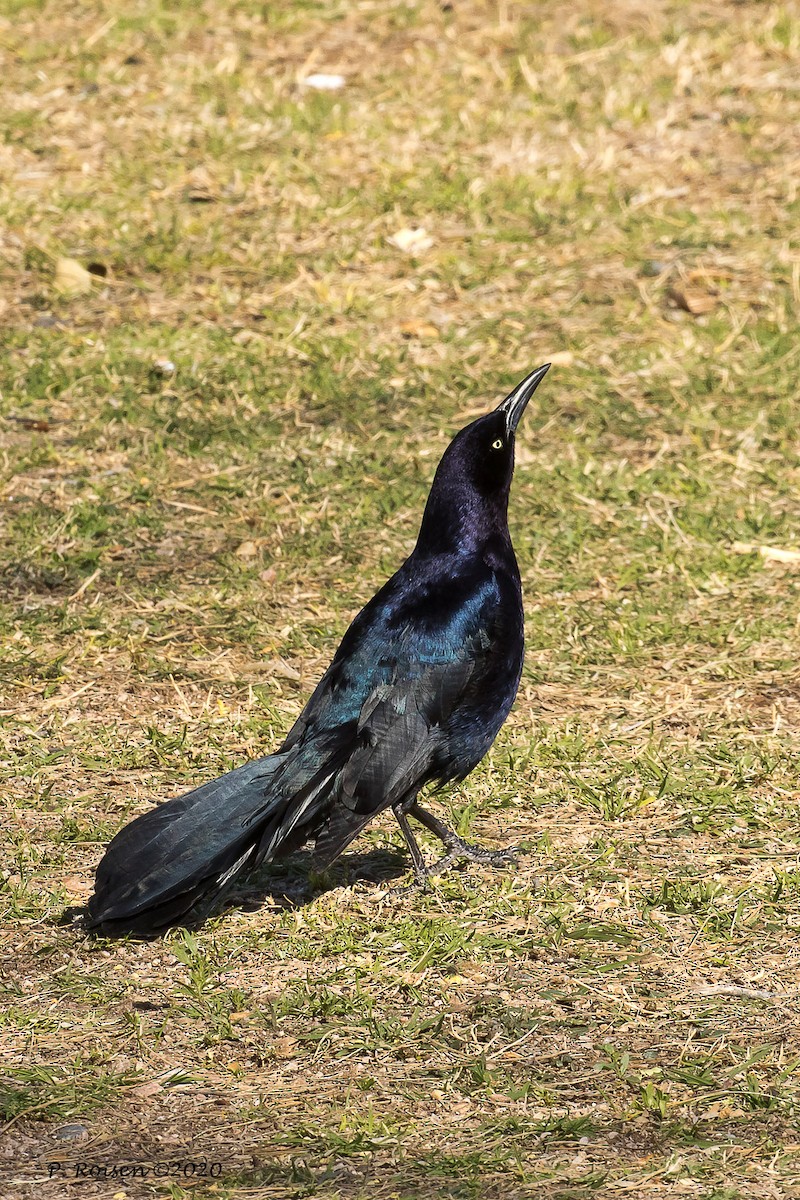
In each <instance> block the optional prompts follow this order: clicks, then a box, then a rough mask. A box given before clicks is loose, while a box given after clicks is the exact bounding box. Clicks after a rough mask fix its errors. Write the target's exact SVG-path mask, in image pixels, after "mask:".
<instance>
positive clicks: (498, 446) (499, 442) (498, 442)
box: [492, 438, 503, 450]
mask: <svg viewBox="0 0 800 1200" xmlns="http://www.w3.org/2000/svg"><path fill="white" fill-rule="evenodd" d="M492 449H493V450H502V449H503V439H502V438H495V440H494V441H493V442H492Z"/></svg>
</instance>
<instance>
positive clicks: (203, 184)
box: [183, 167, 219, 204]
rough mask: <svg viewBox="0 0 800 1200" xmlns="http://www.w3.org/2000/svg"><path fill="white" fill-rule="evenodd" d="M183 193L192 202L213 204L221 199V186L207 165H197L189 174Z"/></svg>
mask: <svg viewBox="0 0 800 1200" xmlns="http://www.w3.org/2000/svg"><path fill="white" fill-rule="evenodd" d="M183 195H184V199H186V200H189V201H190V202H191V203H192V204H213V203H214V201H215V200H219V188H218V187H217V185H216V183H215V182H214V180H213V179H212V177H211V175H210V174H209V172H208V171H207V170H206V169H205V167H197V168H196V169H195V170H194V171H192V172H191V174H190V175H189V180H188V182H187V184H186V187H185V188H184V189H183Z"/></svg>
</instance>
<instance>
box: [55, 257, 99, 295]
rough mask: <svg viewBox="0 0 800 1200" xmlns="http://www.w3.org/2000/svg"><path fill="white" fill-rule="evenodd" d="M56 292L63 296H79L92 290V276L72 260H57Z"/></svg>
mask: <svg viewBox="0 0 800 1200" xmlns="http://www.w3.org/2000/svg"><path fill="white" fill-rule="evenodd" d="M55 286H56V290H57V291H59V292H61V293H62V295H64V296H81V295H85V293H86V292H90V291H91V290H92V276H91V273H90V272H89V271H87V270H86V268H85V267H82V266H81V264H80V263H79V262H77V261H76V260H75V259H74V258H59V259H58V260H57V262H56V273H55Z"/></svg>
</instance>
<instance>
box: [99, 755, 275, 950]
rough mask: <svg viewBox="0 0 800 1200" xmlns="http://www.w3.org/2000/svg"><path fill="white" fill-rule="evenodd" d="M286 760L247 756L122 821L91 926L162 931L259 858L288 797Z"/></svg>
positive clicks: (104, 867) (107, 856)
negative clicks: (283, 783)
mask: <svg viewBox="0 0 800 1200" xmlns="http://www.w3.org/2000/svg"><path fill="white" fill-rule="evenodd" d="M283 760H284V756H283V755H281V754H274V755H271V756H270V757H268V758H262V759H259V760H257V761H255V762H251V763H246V764H245V765H244V766H242V767H237V769H236V770H234V771H229V772H228V773H227V774H226V775H222V776H221V777H220V778H219V779H213V780H211V781H210V782H209V783H205V784H203V785H202V786H201V787H199V788H195V789H194V790H193V791H191V792H188V793H187V794H186V795H185V796H179V797H177V798H176V799H174V800H169V801H167V802H166V803H165V804H160V805H158V807H156V808H153V809H150V810H149V811H148V812H145V813H142V814H141V816H139V817H137V818H136V819H135V820H134V821H132V822H131V823H130V824H129V825H126V826H125V827H124V828H123V829H121V830H120V831H119V833H118V834H117V835H116V837H114V838H113V839H112V841H111V842H110V844H109V846H108V849H107V850H106V853H105V855H104V857H103V859H102V861H101V863H100V865H99V866H98V868H97V874H96V877H95V891H94V895H93V896H92V898H91V900H90V901H89V904H88V906H87V920H86V926H87V928H89V929H100V930H102V931H103V932H106V933H113V932H117V933H119V932H125V931H129V932H136V933H145V934H146V933H151V932H152V933H154V932H157V931H158V930H160V929H163V928H166V926H168V925H170V924H173V923H175V922H176V921H177V920H179V919H180V918H181V917H183V916H185V915H186V914H187V913H188V912H189V911H190V910H191V909H192V908H193V907H194V905H195V904H197V902H198V901H199V900H201V899H203V897H205V896H206V895H208V894H209V893H212V892H215V891H218V890H220V889H221V888H222V887H223V886H225V885H226V884H228V883H229V882H230V881H231V880H232V879H233V878H234V877H235V876H236V875H238V874H239V873H240V872H241V871H243V870H244V869H246V868H247V867H248V866H250V865H254V861H253V860H254V859H255V857H256V852H257V848H258V844H259V842H260V840H261V835H262V831H263V828H264V822H265V821H266V822H268V823H270V824H271V823H272V822H271V820H270V818H271V817H272V816H273V813H274V812H275V810H276V809H280V808H281V807H283V804H284V802H285V801H284V798H283V795H282V790H281V789H280V788H275V782H276V777H278V776H280V774H281V773H282V768H283V767H285V762H284V761H283ZM256 812H259V813H260V820H259V822H258V824H255V823H254V822H253V815H254V813H256Z"/></svg>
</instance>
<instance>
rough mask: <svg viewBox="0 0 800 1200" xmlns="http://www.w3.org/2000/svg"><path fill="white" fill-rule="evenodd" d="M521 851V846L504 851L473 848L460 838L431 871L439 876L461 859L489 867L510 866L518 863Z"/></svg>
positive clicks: (483, 847) (479, 847)
mask: <svg viewBox="0 0 800 1200" xmlns="http://www.w3.org/2000/svg"><path fill="white" fill-rule="evenodd" d="M521 850H522V847H521V846H507V847H505V848H504V849H503V850H487V849H486V847H485V846H473V845H470V843H469V842H462V841H461V839H460V838H459V839H458V841H457V842H453V843H452V845H450V846H449V847H448V850H447V854H445V856H444V858H440V859H439V861H438V862H437V863H435V864H434V866H433V867H432V868H431V871H436V873H437V874H439V873H440V872H441V871H446V870H447V868H448V867H450V866H452V865H453V864H454V863H456V862H458V860H459V859H465V860H466V861H467V862H477V863H484V864H485V865H486V866H489V867H503V866H509V865H511V864H513V863H514V862H515V861H516V855H517V854H519V853H520V851H521Z"/></svg>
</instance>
